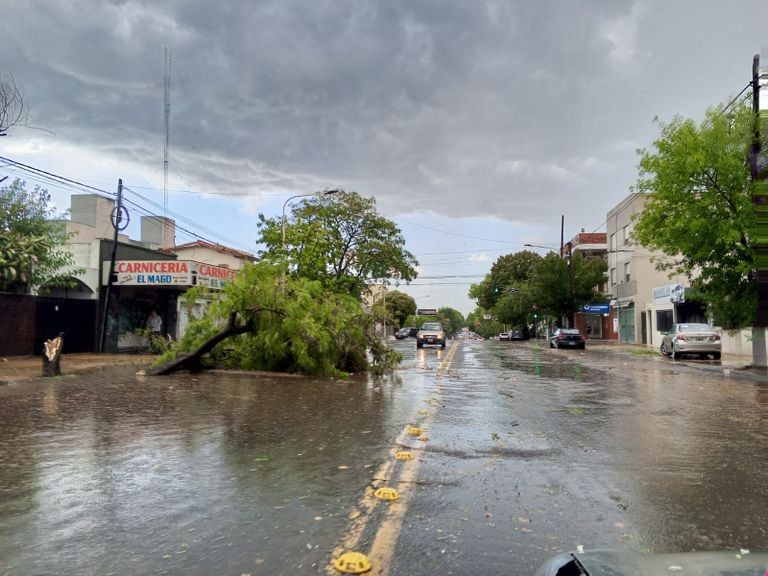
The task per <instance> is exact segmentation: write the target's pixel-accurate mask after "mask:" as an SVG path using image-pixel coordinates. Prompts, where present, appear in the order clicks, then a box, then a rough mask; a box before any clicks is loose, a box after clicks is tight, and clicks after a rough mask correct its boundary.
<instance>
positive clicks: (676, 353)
mask: <svg viewBox="0 0 768 576" xmlns="http://www.w3.org/2000/svg"><path fill="white" fill-rule="evenodd" d="M681 357H682V354H680V351H679V350H678V349H677V346H675V345H674V343H673V344H672V359H673V360H680V358H681Z"/></svg>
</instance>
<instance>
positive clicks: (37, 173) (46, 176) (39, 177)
mask: <svg viewBox="0 0 768 576" xmlns="http://www.w3.org/2000/svg"><path fill="white" fill-rule="evenodd" d="M0 162H5V163H6V165H5V167H6V168H7V167H10V168H11V169H10V170H9V171H10V172H13V173H14V174H19V171H20V173H21V175H25V174H26V175H28V176H31V179H32V180H33V181H37V182H40V183H43V184H48V185H54V186H56V187H57V188H61V189H63V190H68V191H75V192H89V193H95V194H97V195H98V196H102V197H108V198H110V199H113V198H114V197H116V196H117V193H116V192H110V191H108V190H104V189H102V188H97V187H96V186H91V185H89V184H85V183H84V182H81V181H79V180H75V179H72V178H67V177H65V176H61V175H60V174H55V173H53V172H49V171H47V170H43V169H41V168H36V167H34V166H30V165H28V164H24V163H22V162H17V161H16V160H12V159H10V158H6V157H4V156H0ZM123 190H124V191H126V190H127V191H129V192H131V193H133V194H135V195H136V196H138V197H139V198H141V200H143V201H144V202H146V203H148V204H150V205H154V206H155V208H159V207H160V206H159V205H158V204H157V203H155V202H153V201H152V200H150V199H149V198H146V197H144V196H142V195H141V194H138V193H137V192H136V191H134V190H131V189H130V188H128V187H127V186H123ZM123 201H124V202H125V203H127V204H130V205H131V206H133V207H134V208H135V209H136V210H138V211H139V212H140V213H143V214H144V215H147V216H153V217H158V215H157V214H156V213H154V212H152V210H150V209H148V208H146V207H144V206H142V205H141V204H139V203H137V202H134V201H132V200H130V199H128V198H123ZM170 214H172V215H173V216H174V218H176V219H178V220H180V221H181V222H183V223H186V224H187V225H188V226H191V227H194V228H197V229H198V230H202V231H203V232H205V233H206V234H207V235H208V236H210V237H214V238H218V240H220V241H223V242H225V243H228V244H231V245H238V244H239V243H238V242H236V241H234V240H232V239H231V238H228V237H226V236H224V235H223V234H220V233H219V232H217V231H215V230H213V229H211V228H208V227H207V226H204V225H202V224H200V223H198V222H195V221H194V220H192V219H191V218H188V217H186V216H183V215H181V214H176V213H172V212H171V213H170ZM176 228H177V229H178V230H181V231H182V232H184V233H186V234H187V235H189V237H190V238H195V239H198V240H205V241H206V242H208V243H210V244H216V245H220V243H219V242H217V241H212V240H211V239H210V238H209V237H206V236H205V235H203V234H198V233H197V232H194V231H193V230H190V229H188V228H186V227H184V226H181V225H179V224H176ZM240 247H241V249H242V248H243V246H242V245H241V246H240ZM250 250H252V248H248V249H246V251H250Z"/></svg>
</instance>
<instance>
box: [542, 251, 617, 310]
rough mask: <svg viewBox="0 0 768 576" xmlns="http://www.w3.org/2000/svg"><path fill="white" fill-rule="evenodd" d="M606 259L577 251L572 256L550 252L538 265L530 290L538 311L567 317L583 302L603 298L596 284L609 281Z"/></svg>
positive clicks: (587, 302) (586, 302)
mask: <svg viewBox="0 0 768 576" xmlns="http://www.w3.org/2000/svg"><path fill="white" fill-rule="evenodd" d="M606 268H607V265H606V262H605V260H603V259H601V258H585V257H584V256H582V254H581V253H579V252H575V253H574V254H573V255H572V256H571V257H570V258H561V257H560V256H559V255H557V254H555V253H553V252H552V253H549V254H547V255H546V256H545V257H544V258H542V259H541V260H540V261H539V262H538V264H537V265H536V267H535V269H534V272H533V274H532V276H531V280H530V282H529V284H528V293H529V294H530V297H531V298H532V300H533V302H532V304H533V303H535V304H536V307H537V310H538V311H539V312H540V313H542V314H544V315H547V316H550V317H551V318H563V317H568V318H570V319H571V321H572V320H573V314H574V313H575V312H576V311H578V309H579V308H580V307H581V306H583V305H584V304H589V303H591V302H595V301H600V300H603V299H604V295H603V294H600V293H599V292H598V290H597V287H598V286H599V285H600V284H603V283H604V282H605V281H606V276H605V272H606Z"/></svg>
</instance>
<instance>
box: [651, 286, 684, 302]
mask: <svg viewBox="0 0 768 576" xmlns="http://www.w3.org/2000/svg"><path fill="white" fill-rule="evenodd" d="M676 302H685V288H684V287H683V285H682V284H667V285H666V286H659V287H658V288H654V289H653V303H654V304H670V303H671V304H674V303H676Z"/></svg>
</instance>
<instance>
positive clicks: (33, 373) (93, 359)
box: [0, 353, 155, 384]
mask: <svg viewBox="0 0 768 576" xmlns="http://www.w3.org/2000/svg"><path fill="white" fill-rule="evenodd" d="M154 358H155V357H154V356H151V355H148V354H90V353H83V354H62V355H61V374H62V376H66V375H68V374H76V373H78V372H83V371H86V370H92V369H94V368H102V367H104V366H114V365H116V364H125V365H135V366H137V368H136V369H137V370H139V369H141V368H144V367H146V366H147V365H148V364H149V363H150V362H151V361H152V360H153V359H154ZM42 376H43V359H42V356H10V357H7V358H0V384H9V383H11V382H20V381H23V380H31V379H35V378H42Z"/></svg>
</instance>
